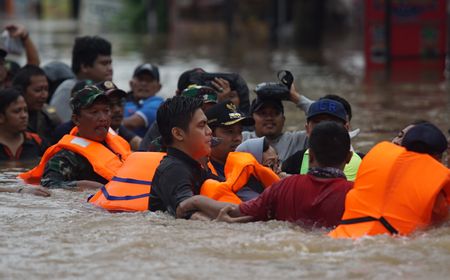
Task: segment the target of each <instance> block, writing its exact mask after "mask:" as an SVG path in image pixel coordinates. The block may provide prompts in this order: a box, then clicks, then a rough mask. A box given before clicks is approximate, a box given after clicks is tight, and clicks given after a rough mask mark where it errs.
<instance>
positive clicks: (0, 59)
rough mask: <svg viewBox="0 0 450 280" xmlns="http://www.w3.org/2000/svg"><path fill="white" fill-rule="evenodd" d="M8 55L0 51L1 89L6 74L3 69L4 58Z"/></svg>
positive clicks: (4, 68) (2, 50)
mask: <svg viewBox="0 0 450 280" xmlns="http://www.w3.org/2000/svg"><path fill="white" fill-rule="evenodd" d="M7 54H8V53H7V52H6V51H5V50H4V49H0V88H2V87H3V83H4V82H5V80H6V76H7V75H8V72H7V70H6V67H5V57H6V55H7Z"/></svg>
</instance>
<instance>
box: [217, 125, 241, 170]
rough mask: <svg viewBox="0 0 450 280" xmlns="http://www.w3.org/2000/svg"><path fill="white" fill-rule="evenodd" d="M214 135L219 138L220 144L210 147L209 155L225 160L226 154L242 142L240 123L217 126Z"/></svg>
mask: <svg viewBox="0 0 450 280" xmlns="http://www.w3.org/2000/svg"><path fill="white" fill-rule="evenodd" d="M214 136H215V137H218V138H220V144H218V145H217V146H215V147H214V148H212V149H211V157H212V158H213V159H215V160H218V161H221V162H225V161H226V159H227V156H228V154H229V153H230V152H234V151H235V150H236V148H237V146H239V144H241V143H242V124H240V123H236V124H233V125H229V126H220V127H217V128H216V129H215V130H214Z"/></svg>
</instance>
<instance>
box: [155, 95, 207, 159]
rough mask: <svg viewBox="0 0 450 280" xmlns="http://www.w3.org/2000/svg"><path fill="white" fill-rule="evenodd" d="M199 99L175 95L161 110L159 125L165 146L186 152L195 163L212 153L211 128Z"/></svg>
mask: <svg viewBox="0 0 450 280" xmlns="http://www.w3.org/2000/svg"><path fill="white" fill-rule="evenodd" d="M202 105H203V101H202V100H201V99H198V98H190V97H186V96H175V97H172V98H168V99H167V100H166V101H164V102H163V103H162V104H161V106H160V107H159V108H158V111H157V113H156V122H157V124H158V127H159V132H160V133H161V138H162V142H163V145H165V146H168V147H174V148H177V149H180V150H182V151H183V152H185V153H186V154H188V155H189V156H191V157H192V158H193V159H195V160H199V159H200V158H203V157H205V156H207V155H209V153H210V151H211V129H210V128H209V126H208V120H207V118H206V116H205V114H204V113H203V111H202V109H201V107H202Z"/></svg>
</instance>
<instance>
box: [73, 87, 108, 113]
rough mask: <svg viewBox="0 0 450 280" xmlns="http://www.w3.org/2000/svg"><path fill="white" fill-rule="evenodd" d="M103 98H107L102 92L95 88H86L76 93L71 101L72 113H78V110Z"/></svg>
mask: <svg viewBox="0 0 450 280" xmlns="http://www.w3.org/2000/svg"><path fill="white" fill-rule="evenodd" d="M99 98H104V99H105V100H108V96H107V95H106V94H105V92H104V91H102V90H100V89H99V88H98V87H96V86H86V87H84V88H83V89H81V90H79V91H77V92H76V93H75V94H74V96H73V97H72V99H71V100H70V105H71V107H72V110H73V112H74V113H78V112H79V111H80V109H84V108H88V107H89V106H91V105H92V103H94V101H95V100H97V99H99Z"/></svg>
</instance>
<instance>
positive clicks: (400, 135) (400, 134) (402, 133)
mask: <svg viewBox="0 0 450 280" xmlns="http://www.w3.org/2000/svg"><path fill="white" fill-rule="evenodd" d="M422 123H429V122H428V121H425V120H416V121H413V122H412V123H410V124H408V125H407V126H405V127H404V128H403V129H401V130H400V131H399V132H398V134H397V136H395V137H394V139H392V143H394V144H396V145H399V146H401V145H402V141H403V138H404V137H405V135H406V132H408V131H409V130H410V129H411V128H413V127H414V126H415V125H418V124H422Z"/></svg>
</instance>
